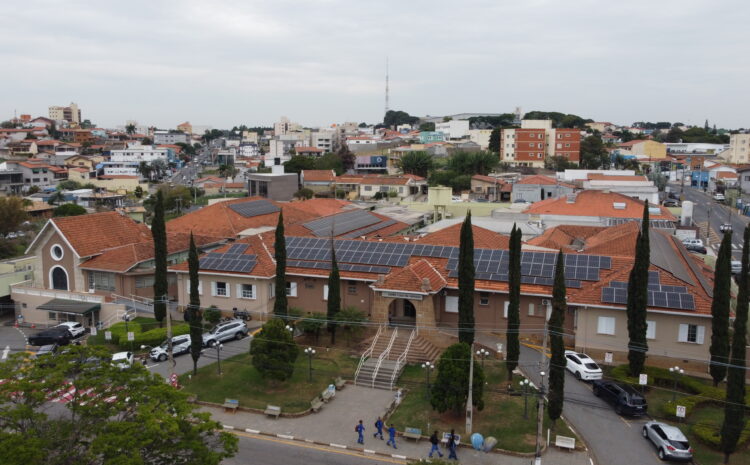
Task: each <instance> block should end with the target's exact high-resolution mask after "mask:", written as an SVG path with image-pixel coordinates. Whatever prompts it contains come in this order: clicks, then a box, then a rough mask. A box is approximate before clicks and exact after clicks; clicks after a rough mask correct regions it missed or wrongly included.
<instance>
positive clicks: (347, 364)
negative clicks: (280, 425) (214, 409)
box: [180, 351, 359, 413]
mask: <svg viewBox="0 0 750 465" xmlns="http://www.w3.org/2000/svg"><path fill="white" fill-rule="evenodd" d="M358 362H359V358H354V357H351V356H349V355H348V354H346V353H343V352H340V351H330V352H321V353H318V354H317V355H316V356H315V358H313V375H312V382H308V358H307V357H306V356H305V355H304V354H303V353H302V352H300V356H299V358H298V359H297V362H296V364H295V369H294V375H292V378H291V379H290V380H288V381H286V382H283V383H275V382H271V381H267V380H264V379H263V378H262V377H261V376H260V373H258V371H257V370H256V369H255V368H254V367H253V366H252V364H251V356H250V354H241V355H236V356H234V357H231V358H228V359H226V360H222V361H221V369H222V375H219V374H218V373H217V366H216V364H215V363H212V364H210V365H207V366H204V367H202V368H199V369H198V375H197V376H195V377H192V379H191V377H190V376H189V375H188V374H185V375H182V376H181V377H180V383H181V384H182V385H183V386H184V387H185V391H187V392H189V393H192V394H196V395H197V396H198V400H202V401H206V402H215V403H219V404H223V403H224V399H227V398H231V399H237V400H239V401H240V406H241V407H250V408H257V409H264V408H265V407H266V405H268V404H273V405H278V406H280V407H281V409H282V411H283V412H285V413H291V412H301V411H304V410H306V409H308V408H310V401H311V400H312V399H313V398H314V397H315V396H316V395H318V394H320V393H321V392H322V391H323V390H324V389H325V388H326V387H327V386H328V385H329V384H331V383H332V382H333V380H334V379H335V378H336V377H337V376H341V377H343V378H345V379H352V378H353V377H354V372H355V370H356V369H357V363H358Z"/></svg>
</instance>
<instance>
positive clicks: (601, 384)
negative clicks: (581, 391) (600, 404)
mask: <svg viewBox="0 0 750 465" xmlns="http://www.w3.org/2000/svg"><path fill="white" fill-rule="evenodd" d="M593 391H594V395H595V396H596V397H601V398H602V399H604V400H605V401H607V402H609V403H610V404H612V405H613V406H614V407H615V412H617V414H618V415H633V416H641V415H645V414H646V411H647V410H648V404H647V403H646V399H644V398H643V396H642V395H641V393H640V392H638V391H636V390H635V389H634V388H633V387H632V386H630V385H628V384H621V383H617V382H614V381H602V380H597V381H594V389H593Z"/></svg>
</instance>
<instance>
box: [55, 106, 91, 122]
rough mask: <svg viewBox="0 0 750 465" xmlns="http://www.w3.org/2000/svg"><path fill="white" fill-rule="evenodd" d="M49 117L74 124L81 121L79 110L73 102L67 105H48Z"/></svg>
mask: <svg viewBox="0 0 750 465" xmlns="http://www.w3.org/2000/svg"><path fill="white" fill-rule="evenodd" d="M49 118H50V119H51V120H54V121H67V122H68V123H75V124H80V123H81V121H83V120H82V119H81V110H80V108H78V105H76V104H75V103H71V104H70V105H68V106H67V107H58V106H52V107H49Z"/></svg>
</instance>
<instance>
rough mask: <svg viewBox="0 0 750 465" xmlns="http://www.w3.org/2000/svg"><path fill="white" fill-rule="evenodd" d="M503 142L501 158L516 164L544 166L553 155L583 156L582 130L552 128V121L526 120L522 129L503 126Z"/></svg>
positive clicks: (578, 157)
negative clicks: (504, 127)
mask: <svg viewBox="0 0 750 465" xmlns="http://www.w3.org/2000/svg"><path fill="white" fill-rule="evenodd" d="M500 141H501V143H500V159H501V161H503V162H505V163H511V164H513V165H516V166H531V167H535V168H543V167H544V162H545V160H546V159H548V158H551V157H564V158H567V159H568V160H570V161H571V162H574V163H578V162H579V161H580V159H581V132H580V131H579V130H578V129H556V128H553V127H552V121H551V120H523V121H522V122H521V127H520V128H516V129H503V130H502V131H501V133H500Z"/></svg>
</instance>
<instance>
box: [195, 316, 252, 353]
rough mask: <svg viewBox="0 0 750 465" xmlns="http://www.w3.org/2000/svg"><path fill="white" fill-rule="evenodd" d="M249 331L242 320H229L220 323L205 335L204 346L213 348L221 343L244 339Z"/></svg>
mask: <svg viewBox="0 0 750 465" xmlns="http://www.w3.org/2000/svg"><path fill="white" fill-rule="evenodd" d="M247 333H248V330H247V326H246V325H245V322H244V321H242V320H229V321H225V322H222V323H219V324H218V325H216V326H215V327H214V329H212V330H211V331H210V332H208V333H206V334H204V335H203V345H204V346H207V347H213V346H215V345H216V344H218V343H219V342H224V341H228V340H229V339H242V338H243V337H245V336H247Z"/></svg>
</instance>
